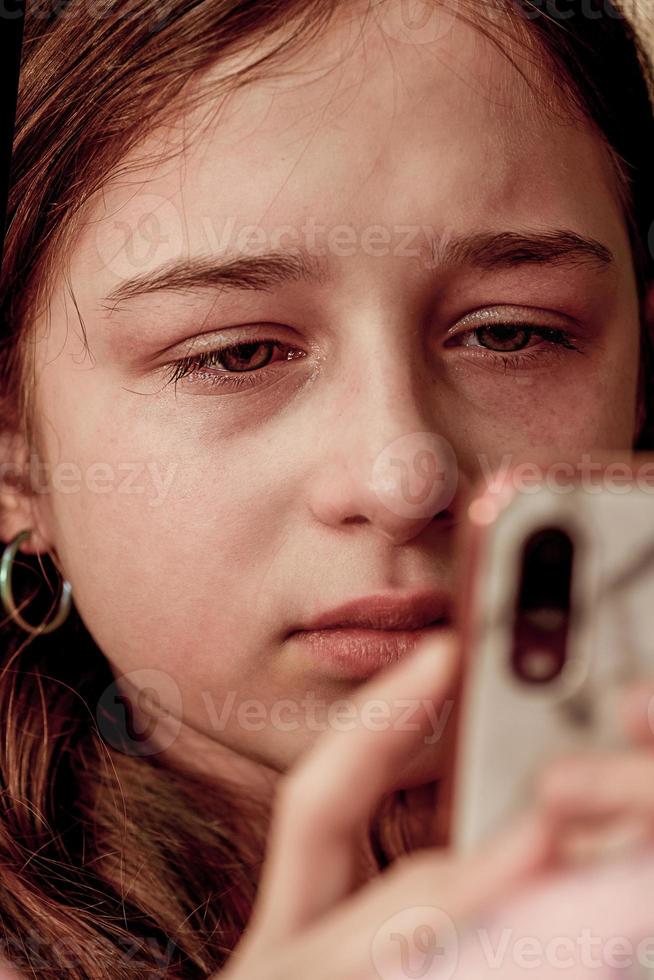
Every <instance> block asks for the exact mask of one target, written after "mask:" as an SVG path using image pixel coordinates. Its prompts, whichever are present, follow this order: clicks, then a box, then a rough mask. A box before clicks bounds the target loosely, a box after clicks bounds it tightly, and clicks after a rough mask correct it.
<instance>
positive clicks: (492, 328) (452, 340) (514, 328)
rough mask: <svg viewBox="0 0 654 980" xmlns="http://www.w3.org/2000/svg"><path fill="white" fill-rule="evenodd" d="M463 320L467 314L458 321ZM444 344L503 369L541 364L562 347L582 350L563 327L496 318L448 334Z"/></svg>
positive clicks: (579, 351)
mask: <svg viewBox="0 0 654 980" xmlns="http://www.w3.org/2000/svg"><path fill="white" fill-rule="evenodd" d="M472 316H476V315H475V314H473V315H472ZM472 316H471V317H470V319H472ZM466 320H468V317H465V318H464V320H463V321H462V323H465V322H466ZM445 346H446V347H461V348H464V349H465V350H466V351H468V352H469V354H470V357H474V358H476V359H477V360H478V361H479V363H480V364H481V363H486V364H487V365H490V366H497V367H499V368H500V369H501V370H503V371H507V370H512V369H513V370H516V371H517V370H521V369H524V368H528V367H532V366H533V367H538V366H544V365H545V364H547V358H550V359H552V358H555V357H557V356H559V357H560V356H561V355H563V354H564V352H565V351H566V350H569V351H575V352H576V353H583V351H582V350H581V349H580V348H579V347H578V346H577V344H576V343H575V341H574V338H573V337H572V336H571V334H570V333H569V332H568V331H567V330H564V329H563V328H560V327H549V326H545V325H540V324H535V323H524V322H513V323H507V322H506V321H504V322H502V321H500V320H498V321H497V322H495V323H493V322H486V323H484V324H482V325H481V326H477V327H472V328H471V329H468V330H460V331H458V332H457V333H455V334H452V335H450V337H449V338H448V339H447V340H446V342H445Z"/></svg>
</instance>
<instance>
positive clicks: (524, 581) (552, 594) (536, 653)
mask: <svg viewBox="0 0 654 980" xmlns="http://www.w3.org/2000/svg"><path fill="white" fill-rule="evenodd" d="M573 556H574V546H573V543H572V539H571V538H570V535H569V534H567V533H566V532H565V531H563V530H562V529H561V528H556V527H552V528H543V529H542V530H539V531H536V532H535V533H533V534H532V535H530V537H529V538H528V539H527V541H526V542H525V544H524V546H523V550H522V556H521V564H520V579H519V587H518V595H517V602H516V609H515V619H514V629H513V650H512V660H511V666H512V669H513V672H514V675H515V676H516V677H517V678H519V679H520V680H521V681H524V682H525V683H528V684H547V683H550V682H551V681H553V680H554V679H555V678H557V677H558V676H559V675H560V673H561V671H562V670H563V668H564V666H565V664H566V660H567V643H568V629H569V620H570V589H571V583H572V562H573Z"/></svg>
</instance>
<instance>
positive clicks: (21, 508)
mask: <svg viewBox="0 0 654 980" xmlns="http://www.w3.org/2000/svg"><path fill="white" fill-rule="evenodd" d="M33 456H34V454H33V453H32V454H30V452H29V450H28V447H27V443H26V441H25V439H24V438H23V437H22V436H21V435H19V434H17V433H14V432H10V431H5V432H0V540H1V541H2V542H4V543H5V544H7V543H9V542H10V541H11V540H12V539H13V538H15V536H16V535H17V534H18V533H19V532H20V531H31V532H32V533H31V535H30V537H29V538H28V539H27V540H26V541H24V542H23V543H22V544H21V546H20V551H23V552H25V553H26V554H38V553H40V552H43V551H49V550H50V549H51V548H52V547H53V542H52V540H51V539H50V536H49V534H48V532H47V530H46V528H45V526H44V520H43V515H42V511H43V508H42V506H41V504H42V503H43V501H42V500H40V498H42V496H43V493H44V492H47V491H46V488H45V486H39V484H38V482H36V481H34V479H33V469H32V466H31V465H30V464H31V463H32V461H33Z"/></svg>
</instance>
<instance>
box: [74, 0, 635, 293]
mask: <svg viewBox="0 0 654 980" xmlns="http://www.w3.org/2000/svg"><path fill="white" fill-rule="evenodd" d="M424 10H425V11H427V12H428V13H427V16H424V17H422V18H421V19H420V20H414V21H410V20H408V19H407V18H408V14H407V13H406V4H405V3H403V2H402V0H387V2H385V3H383V4H381V5H377V7H375V8H373V9H369V10H367V12H365V13H364V11H363V8H361V7H358V6H353V7H350V6H349V5H348V6H347V7H345V8H344V9H343V10H342V11H341V12H340V14H339V15H338V16H337V17H335V19H334V20H333V21H332V22H331V23H330V24H329V26H328V28H327V29H324V30H323V31H321V33H320V35H319V36H318V37H316V38H314V39H312V40H311V41H310V43H308V44H307V45H305V46H304V47H302V48H301V49H300V50H293V51H292V52H291V53H289V54H288V55H287V56H286V57H282V59H281V60H279V61H278V62H277V63H276V64H275V65H274V66H273V67H272V69H271V70H270V72H269V73H266V74H264V75H263V76H262V77H260V78H258V79H256V80H253V81H250V82H248V83H246V84H245V85H243V86H241V87H239V88H236V89H232V90H231V91H229V92H228V94H226V95H219V96H214V97H213V98H210V97H207V99H206V100H205V101H203V103H202V104H201V105H200V107H199V108H196V109H194V110H193V111H191V112H189V113H187V114H184V113H183V112H182V113H180V114H179V115H178V116H177V117H175V118H171V119H170V120H168V122H167V123H166V125H162V126H160V127H159V128H158V129H157V130H156V132H152V133H150V134H149V135H146V136H145V137H144V139H143V141H142V142H141V144H140V145H139V146H138V147H137V148H136V150H135V151H133V153H132V154H130V156H129V157H128V158H127V159H125V160H123V161H122V162H121V166H120V171H121V174H122V175H123V176H121V177H115V178H113V179H111V180H109V181H108V182H107V184H106V185H105V186H104V187H103V189H102V192H101V193H99V194H97V195H96V196H95V198H94V199H92V201H91V202H90V204H89V206H88V207H87V209H86V211H85V217H84V221H83V224H82V227H81V233H80V234H79V236H78V238H77V241H76V246H75V249H74V251H73V253H72V255H71V256H70V264H71V279H72V282H73V284H74V286H75V289H76V295H77V297H78V298H79V299H80V301H81V302H84V303H87V302H88V303H89V304H91V305H95V304H96V303H97V301H98V300H99V299H100V298H101V297H103V296H107V295H108V294H109V293H110V292H111V291H112V290H113V289H115V288H116V287H117V286H118V285H119V284H120V283H121V282H122V281H124V280H125V279H127V278H129V277H132V276H134V275H135V274H136V273H139V272H144V271H147V270H148V269H149V268H153V269H154V268H157V267H160V266H161V265H162V263H165V262H166V261H168V260H172V259H175V258H179V257H182V256H185V255H198V254H206V255H211V254H216V253H220V252H224V251H226V250H227V249H232V248H233V247H234V245H235V242H237V241H240V242H241V244H242V243H243V242H244V241H247V242H248V244H249V246H250V247H256V246H257V245H264V244H268V245H269V244H270V242H271V240H274V239H275V238H277V239H278V240H279V239H280V237H283V235H284V231H285V229H295V230H296V231H297V229H304V233H305V234H307V233H308V232H309V230H310V229H313V232H312V234H313V235H314V237H315V233H316V229H317V228H318V229H323V230H324V231H325V232H328V230H329V229H330V228H331V229H334V228H338V227H341V226H346V227H349V228H352V229H356V230H357V231H358V232H361V230H362V229H365V228H369V227H370V226H382V227H384V228H386V229H391V230H395V231H397V230H398V229H402V228H405V227H406V226H413V227H416V228H421V227H425V226H426V225H427V226H429V228H430V230H432V231H433V232H434V233H435V234H436V235H437V236H445V237H447V236H448V235H449V234H451V233H454V232H456V233H457V234H466V233H474V232H475V231H478V230H479V229H480V228H492V227H495V226H497V227H509V226H514V227H524V226H527V225H529V226H530V227H533V226H534V224H535V225H539V224H542V225H543V226H553V227H559V228H565V227H570V228H572V229H574V230H575V231H578V232H580V233H583V234H586V235H588V236H589V237H594V238H597V239H599V240H603V241H606V242H607V244H610V246H611V247H612V249H613V250H614V251H615V252H616V254H617V255H618V256H619V255H620V253H622V254H623V255H624V256H626V254H627V252H628V243H627V239H626V235H625V231H624V227H623V226H624V222H623V218H622V215H621V212H620V207H619V204H618V201H617V197H616V195H615V193H614V184H613V175H612V171H611V165H610V162H609V157H608V154H607V153H606V150H605V149H604V147H603V145H602V142H601V140H600V139H599V138H598V137H597V136H596V135H594V133H593V131H592V130H591V129H590V127H589V126H586V125H584V124H583V123H580V122H579V121H577V122H574V121H573V120H572V118H571V117H570V116H569V115H568V114H567V113H566V112H565V111H563V110H562V109H561V107H558V111H556V112H550V111H548V110H546V108H545V105H546V101H547V99H546V96H545V93H544V92H543V89H542V86H543V84H544V83H543V78H542V76H541V77H540V78H539V79H537V78H534V77H532V80H531V81H532V84H531V85H530V83H529V82H528V81H527V80H526V79H525V78H524V77H523V75H522V74H521V72H520V71H519V70H517V68H516V67H515V66H514V65H513V64H512V63H511V61H510V60H509V58H507V57H506V55H505V54H504V53H503V52H502V51H500V50H499V49H498V47H497V45H495V44H494V43H492V42H491V41H490V40H489V39H488V38H487V37H486V36H485V35H484V33H483V32H482V31H480V30H479V29H478V27H476V26H475V25H474V24H472V23H470V21H469V20H468V19H466V18H464V17H463V16H462V14H461V13H460V12H459V13H455V12H452V11H451V10H449V9H446V8H444V7H443V6H441V5H440V4H439V3H435V4H433V6H432V7H430V8H428V7H427V5H425V7H424ZM254 53H256V54H260V53H261V52H260V50H259V48H257V49H256V51H255V52H254ZM513 54H514V56H515V57H516V58H517V59H520V58H521V57H523V58H524V60H523V61H521V62H520V68H521V69H522V71H523V72H525V71H527V74H528V75H529V74H531V75H532V76H533V67H532V69H528V65H529V64H530V63H531V64H532V66H533V53H532V54H531V55H529V54H527V55H526V57H524V56H525V52H524V51H523V52H522V55H521V53H520V50H519V48H518V46H517V45H515V44H514V45H513ZM252 57H253V52H249V53H245V54H242V55H239V56H232V57H231V58H230V60H229V62H226V61H220V62H217V63H216V65H215V66H213V67H212V68H211V69H210V71H209V72H208V73H206V74H205V76H203V77H202V78H201V79H199V80H198V84H200V83H201V84H202V85H203V86H204V87H205V89H206V91H207V92H210V91H211V90H212V85H213V84H214V83H215V84H216V86H217V85H218V84H219V83H220V80H221V78H223V77H224V75H225V73H226V71H227V70H228V68H229V69H231V68H234V67H238V66H239V63H243V64H245V63H246V62H247V61H248V60H249V59H251V58H252ZM541 67H542V66H541ZM162 153H163V155H164V158H163V159H162ZM253 228H254V229H256V230H257V232H258V233H260V235H259V237H258V238H257V236H256V234H255V235H254V237H253V236H249V232H248V229H253ZM244 233H245V238H244ZM248 236H249V237H248Z"/></svg>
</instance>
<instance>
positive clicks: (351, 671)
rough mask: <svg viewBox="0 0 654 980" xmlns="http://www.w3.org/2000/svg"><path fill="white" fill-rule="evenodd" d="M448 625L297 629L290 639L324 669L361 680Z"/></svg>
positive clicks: (438, 634) (401, 657)
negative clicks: (417, 627)
mask: <svg viewBox="0 0 654 980" xmlns="http://www.w3.org/2000/svg"><path fill="white" fill-rule="evenodd" d="M450 629H451V626H450V624H449V623H440V624H436V625H435V626H426V627H424V629H416V630H373V629H363V628H343V629H324V630H300V631H299V632H297V633H293V634H291V636H290V637H289V642H294V643H297V644H298V645H299V646H301V647H302V648H303V650H304V652H306V653H307V654H308V655H309V656H310V657H311V659H312V660H313V661H316V662H318V663H319V665H320V666H321V668H322V669H323V670H325V669H326V670H327V671H328V672H329V673H330V674H332V675H333V676H335V677H337V678H338V679H340V680H363V679H365V678H366V677H370V676H371V675H372V674H375V673H377V671H379V670H382V669H383V668H384V667H388V666H390V665H391V664H393V663H397V662H398V661H399V660H403V659H404V658H405V657H406V656H407V655H408V654H410V653H411V651H412V650H414V649H415V647H416V646H417V645H418V644H419V643H421V642H422V641H423V640H426V639H427V638H428V637H432V636H434V637H435V636H441V637H442V636H444V635H445V634H446V633H447V632H448V631H449V630H450Z"/></svg>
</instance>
